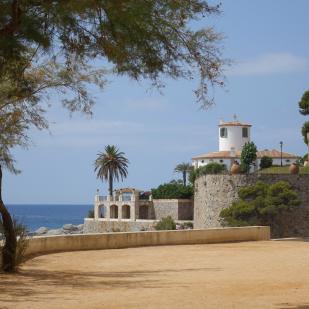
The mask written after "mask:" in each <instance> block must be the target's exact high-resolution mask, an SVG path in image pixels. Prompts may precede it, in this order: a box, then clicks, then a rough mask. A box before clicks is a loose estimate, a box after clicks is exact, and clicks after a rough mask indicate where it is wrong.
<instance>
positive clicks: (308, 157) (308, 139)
mask: <svg viewBox="0 0 309 309" xmlns="http://www.w3.org/2000/svg"><path fill="white" fill-rule="evenodd" d="M307 141H308V156H307V162H308V163H307V164H309V132H307Z"/></svg>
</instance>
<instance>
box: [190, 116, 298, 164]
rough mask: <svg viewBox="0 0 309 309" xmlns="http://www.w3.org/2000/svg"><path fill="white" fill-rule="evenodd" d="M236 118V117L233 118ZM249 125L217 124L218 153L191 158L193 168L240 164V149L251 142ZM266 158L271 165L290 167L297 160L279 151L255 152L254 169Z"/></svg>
mask: <svg viewBox="0 0 309 309" xmlns="http://www.w3.org/2000/svg"><path fill="white" fill-rule="evenodd" d="M235 118H236V117H235ZM251 127H252V125H251V124H248V123H243V122H240V121H238V120H237V119H234V121H229V122H224V121H220V123H219V151H216V152H208V153H204V154H201V155H198V156H195V157H193V158H192V164H193V166H194V167H195V168H197V167H200V166H203V165H207V164H208V163H210V162H218V163H221V164H225V165H226V167H227V169H228V170H229V169H230V168H231V165H232V164H233V162H234V161H237V162H238V163H240V155H241V150H242V147H243V146H244V144H245V143H246V142H250V141H251ZM263 156H268V157H271V158H272V159H273V165H281V161H282V165H290V164H291V163H293V162H295V161H296V160H297V159H298V156H297V155H295V154H291V153H287V152H281V151H279V150H275V149H273V150H268V149H265V150H261V151H258V152H257V160H256V162H255V169H258V168H259V166H260V162H261V158H262V157H263Z"/></svg>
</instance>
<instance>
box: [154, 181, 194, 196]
mask: <svg viewBox="0 0 309 309" xmlns="http://www.w3.org/2000/svg"><path fill="white" fill-rule="evenodd" d="M151 192H152V197H153V198H154V199H187V198H191V197H192V196H193V187H192V186H184V185H183V184H182V183H178V182H170V183H165V184H162V185H160V186H159V187H158V188H156V189H152V190H151Z"/></svg>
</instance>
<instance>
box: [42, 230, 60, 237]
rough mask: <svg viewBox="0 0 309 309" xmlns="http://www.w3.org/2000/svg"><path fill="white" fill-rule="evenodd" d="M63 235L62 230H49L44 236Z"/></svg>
mask: <svg viewBox="0 0 309 309" xmlns="http://www.w3.org/2000/svg"><path fill="white" fill-rule="evenodd" d="M61 234H63V230H62V229H53V230H49V231H48V232H47V233H46V235H50V236H51V235H61Z"/></svg>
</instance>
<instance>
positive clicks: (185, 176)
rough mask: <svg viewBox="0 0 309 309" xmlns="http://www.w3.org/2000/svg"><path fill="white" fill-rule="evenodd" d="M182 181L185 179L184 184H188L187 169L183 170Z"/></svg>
mask: <svg viewBox="0 0 309 309" xmlns="http://www.w3.org/2000/svg"><path fill="white" fill-rule="evenodd" d="M182 181H183V185H184V186H186V185H187V172H186V171H183V172H182Z"/></svg>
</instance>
